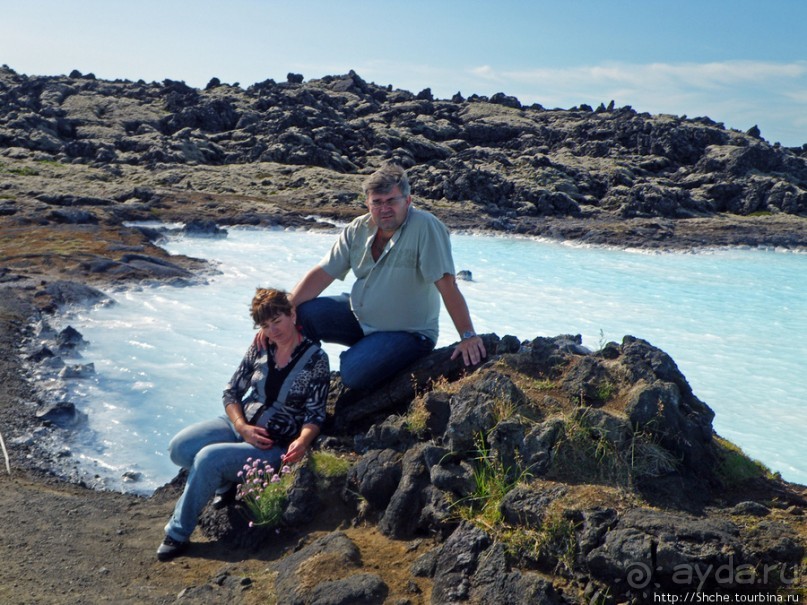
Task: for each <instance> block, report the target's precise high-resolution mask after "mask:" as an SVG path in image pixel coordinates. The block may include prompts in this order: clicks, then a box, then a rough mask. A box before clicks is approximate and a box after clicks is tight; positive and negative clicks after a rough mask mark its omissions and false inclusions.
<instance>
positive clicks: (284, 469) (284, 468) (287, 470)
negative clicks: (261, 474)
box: [280, 464, 291, 475]
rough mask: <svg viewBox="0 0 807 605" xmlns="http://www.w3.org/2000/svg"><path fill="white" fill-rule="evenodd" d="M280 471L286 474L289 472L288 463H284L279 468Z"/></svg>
mask: <svg viewBox="0 0 807 605" xmlns="http://www.w3.org/2000/svg"><path fill="white" fill-rule="evenodd" d="M280 472H281V473H283V474H284V475H286V474H288V473H290V472H291V468H290V467H289V465H288V464H286V465H285V466H284V467H283V468H281V469H280Z"/></svg>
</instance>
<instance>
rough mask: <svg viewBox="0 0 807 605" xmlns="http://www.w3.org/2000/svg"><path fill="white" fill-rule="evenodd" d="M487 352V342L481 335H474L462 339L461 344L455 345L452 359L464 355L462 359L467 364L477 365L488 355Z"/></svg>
mask: <svg viewBox="0 0 807 605" xmlns="http://www.w3.org/2000/svg"><path fill="white" fill-rule="evenodd" d="M487 354H488V353H487V351H485V343H484V342H482V339H481V338H480V337H479V336H472V337H471V338H466V339H464V340H461V341H460V342H459V344H458V345H457V346H456V347H454V352H453V353H452V354H451V359H452V360H453V359H456V358H457V357H459V356H460V355H462V361H463V362H464V363H465V365H466V366H471V365H474V366H475V365H476V364H478V363H479V362H480V361H482V359H483V358H484V357H487Z"/></svg>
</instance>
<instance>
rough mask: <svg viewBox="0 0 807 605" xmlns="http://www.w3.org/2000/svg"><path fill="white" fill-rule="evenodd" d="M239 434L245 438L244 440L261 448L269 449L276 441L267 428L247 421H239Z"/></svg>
mask: <svg viewBox="0 0 807 605" xmlns="http://www.w3.org/2000/svg"><path fill="white" fill-rule="evenodd" d="M238 434H239V435H241V437H242V438H243V439H244V442H246V443H249V444H250V445H252V446H254V447H257V448H258V449H261V450H268V449H269V448H270V447H272V446H273V445H274V444H275V442H274V441H273V440H272V439H271V438H270V437H269V433H267V432H266V429H265V428H262V427H259V426H253V425H251V424H247V423H246V422H241V423H239V426H238Z"/></svg>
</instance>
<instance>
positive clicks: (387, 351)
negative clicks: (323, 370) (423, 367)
mask: <svg viewBox="0 0 807 605" xmlns="http://www.w3.org/2000/svg"><path fill="white" fill-rule="evenodd" d="M297 322H298V323H299V324H300V326H301V327H302V328H303V333H304V334H305V335H306V336H307V337H308V338H310V339H311V340H313V341H316V342H335V343H337V344H341V345H345V346H347V347H349V348H348V349H347V350H345V351H343V352H342V353H341V354H340V355H339V373H340V374H341V376H342V384H344V385H345V386H346V387H348V388H351V389H359V390H363V389H369V388H371V387H373V386H375V385H377V384H379V383H381V382H382V381H384V380H386V379H388V378H391V377H392V376H393V375H395V374H397V373H398V372H400V371H401V370H403V369H404V368H405V367H407V366H408V365H410V364H411V363H413V362H415V361H417V360H418V359H420V358H421V357H423V356H424V355H427V354H428V353H430V352H431V351H432V350H433V349H434V342H432V341H431V340H430V339H428V338H426V337H425V336H423V335H422V334H418V333H416V332H373V333H371V334H368V335H366V336H365V335H364V332H363V331H362V329H361V326H360V325H359V322H358V320H357V319H356V316H355V315H354V314H353V311H351V309H350V300H349V298H348V296H347V295H342V296H321V297H319V298H314V299H312V300H309V301H307V302H304V303H303V304H301V305H300V306H299V307H298V308H297Z"/></svg>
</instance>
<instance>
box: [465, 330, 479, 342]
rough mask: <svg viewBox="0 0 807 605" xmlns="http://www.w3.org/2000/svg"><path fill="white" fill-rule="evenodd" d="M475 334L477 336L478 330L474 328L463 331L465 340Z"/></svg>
mask: <svg viewBox="0 0 807 605" xmlns="http://www.w3.org/2000/svg"><path fill="white" fill-rule="evenodd" d="M474 336H476V332H474V331H473V330H465V332H463V333H462V339H463V340H467V339H469V338H473V337H474Z"/></svg>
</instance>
